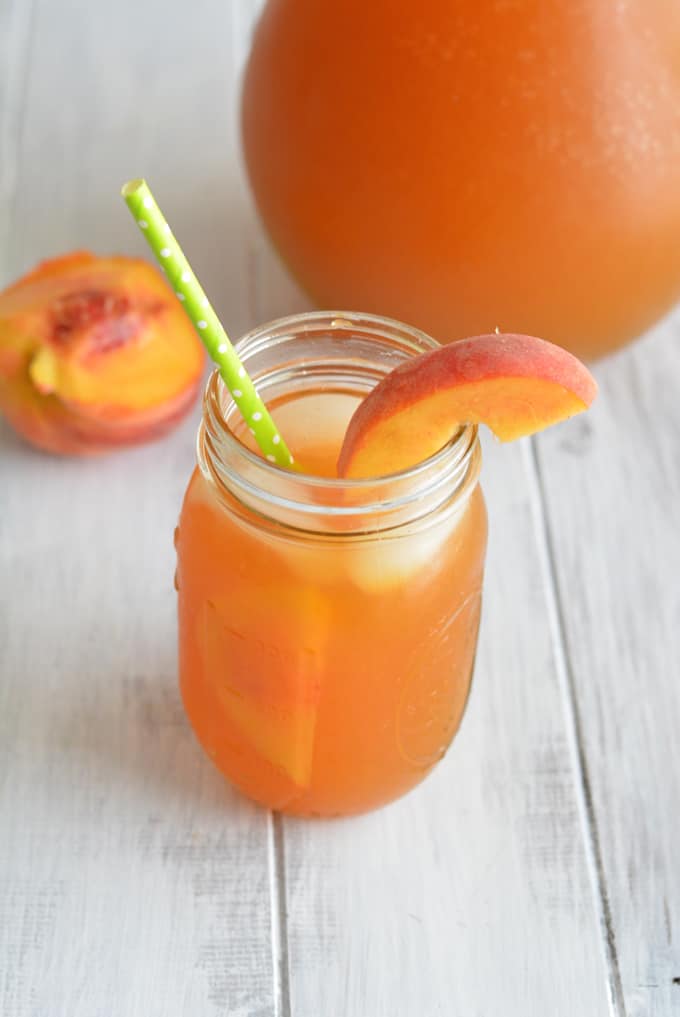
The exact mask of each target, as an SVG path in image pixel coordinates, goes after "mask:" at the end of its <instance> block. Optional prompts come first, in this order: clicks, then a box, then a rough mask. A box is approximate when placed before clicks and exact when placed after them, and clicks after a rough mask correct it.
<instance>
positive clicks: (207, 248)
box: [0, 0, 278, 1017]
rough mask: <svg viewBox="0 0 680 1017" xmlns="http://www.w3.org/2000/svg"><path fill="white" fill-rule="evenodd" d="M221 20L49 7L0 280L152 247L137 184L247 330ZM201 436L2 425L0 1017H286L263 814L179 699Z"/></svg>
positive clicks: (122, 8) (196, 11) (200, 4)
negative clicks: (212, 754) (55, 452)
mask: <svg viewBox="0 0 680 1017" xmlns="http://www.w3.org/2000/svg"><path fill="white" fill-rule="evenodd" d="M15 7H17V9H18V8H19V7H21V4H15ZM230 8H231V5H229V4H227V5H222V6H221V7H220V6H215V4H213V3H212V2H209V0H195V2H194V3H193V4H192V8H191V16H190V17H186V18H185V17H183V16H180V15H179V14H176V15H169V13H168V10H167V5H165V4H163V3H162V2H160V0H149V2H147V3H144V4H142V5H137V4H136V3H134V2H133V0H129V2H122V3H117V4H116V5H108V6H107V5H103V4H97V5H96V10H95V9H93V8H92V5H90V4H86V3H84V2H76V0H62V2H60V3H59V4H52V3H47V2H43V3H41V4H40V5H39V8H38V9H37V11H36V22H35V36H34V43H33V46H32V59H31V65H30V73H29V77H28V87H27V100H26V104H25V106H22V107H21V110H20V116H21V120H22V124H23V127H22V133H23V145H22V148H21V152H20V164H18V173H17V174H15V177H16V179H17V181H18V189H17V200H16V205H15V207H16V216H15V219H14V229H13V231H12V234H11V236H10V237H8V238H7V241H6V246H5V250H4V252H3V253H5V255H6V256H7V260H6V270H5V271H6V276H7V277H9V276H13V275H17V274H19V273H20V272H21V271H23V270H24V269H26V268H27V267H29V266H30V265H31V264H33V263H34V262H35V261H36V260H37V259H38V258H39V257H41V256H46V255H50V254H55V253H57V252H61V251H64V250H68V249H71V248H76V247H80V246H82V245H87V246H92V247H94V248H95V249H96V250H98V251H102V252H105V251H111V250H121V251H127V252H132V251H135V252H139V253H142V249H143V245H142V243H141V241H140V240H139V238H138V237H137V233H136V231H135V229H134V228H133V226H132V224H131V223H130V221H129V215H128V213H127V211H126V210H125V208H124V205H123V203H122V201H121V199H120V198H119V197H118V190H119V187H120V184H121V183H122V181H123V180H124V179H125V178H127V177H129V176H134V175H137V174H140V173H144V174H145V175H147V176H148V177H149V179H150V180H151V181H152V182H153V184H154V187H155V189H156V190H157V192H158V194H159V197H161V198H162V199H163V203H164V205H166V206H167V208H168V209H169V210H171V211H172V218H173V221H174V222H175V223H176V224H177V232H178V234H179V236H180V237H181V239H182V241H183V243H184V244H185V246H186V249H187V252H188V253H189V255H190V257H191V258H192V259H194V260H195V262H196V266H197V268H198V270H199V271H200V273H201V275H202V276H203V277H204V278H205V279H206V280H208V286H209V289H210V290H211V293H212V294H213V295H215V296H216V303H217V304H218V306H219V307H220V310H221V311H222V312H225V311H228V312H229V316H230V317H229V320H230V321H232V322H234V323H235V326H234V327H235V328H236V330H239V329H241V328H244V327H246V326H247V325H249V324H252V317H251V311H250V309H249V306H248V302H247V296H246V293H247V287H246V286H245V280H246V279H247V275H248V271H249V269H248V262H247V258H246V257H245V256H244V255H243V247H242V240H241V235H240V232H241V224H242V223H246V224H248V223H251V222H252V213H250V212H249V211H248V210H247V209H246V208H245V206H243V198H242V184H241V182H240V178H239V177H238V174H237V170H236V169H235V166H236V165H237V161H236V156H235V145H236V130H235V113H234V107H235V101H236V86H237V66H238V63H237V60H236V58H235V55H234V54H238V52H240V50H239V47H240V45H241V43H240V39H238V40H237V39H235V37H234V25H233V23H232V11H231V9H230ZM3 11H4V14H3V17H5V16H6V10H5V8H3ZM15 34H16V33H15ZM3 41H4V40H3ZM232 51H233V52H232ZM13 59H14V60H15V63H16V62H17V61H18V62H19V63H20V62H21V54H19V53H16V52H15V54H14V57H13ZM3 101H4V97H3ZM5 137H7V133H6V131H5V133H3V138H5ZM249 228H250V227H249ZM2 281H4V280H2ZM195 425H196V415H194V419H193V420H191V421H189V422H188V423H186V424H185V425H183V426H182V427H181V428H180V429H179V430H178V431H177V432H176V434H175V435H174V436H172V437H171V438H170V439H168V440H165V441H162V442H160V443H157V444H155V445H151V446H148V447H146V448H142V449H139V450H136V451H132V452H130V451H128V452H125V453H121V454H120V455H113V456H111V457H109V458H107V459H106V460H100V461H93V462H69V461H57V460H55V459H52V458H50V457H44V456H39V455H37V454H35V453H32V452H31V451H29V450H28V449H27V448H26V447H25V446H23V445H21V444H20V443H19V442H18V441H16V440H15V439H14V437H13V436H12V435H11V434H10V432H9V430H8V429H7V428H6V427H2V429H0V464H1V465H0V472H1V474H2V478H1V480H0V500H1V502H2V508H1V510H0V576H1V582H0V598H1V600H2V602H1V603H0V647H1V650H2V652H1V662H2V667H1V669H0V670H1V675H2V679H1V680H0V831H2V834H1V835H0V1012H1V1013H2V1014H3V1017H29V1015H30V1017H36V1015H38V1014H39V1015H41V1017H42V1015H48V1014H49V1017H100V1015H101V1017H111V1015H112V1014H126V1015H130V1017H133V1015H144V1017H161V1015H162V1017H178V1015H180V1014H181V1015H194V1014H199V1013H200V1014H201V1015H206V1017H207V1015H212V1014H215V1015H218V1014H219V1015H223V1014H227V1013H228V1014H230V1015H239V1017H253V1015H257V1017H271V1015H273V1014H274V1013H276V1012H278V1011H277V1004H276V1000H275V983H276V979H275V975H276V973H277V971H278V965H277V962H276V958H275V956H273V946H274V945H275V943H274V940H275V936H274V934H273V930H272V912H271V903H272V893H271V885H270V875H271V871H272V869H271V866H270V858H271V852H272V842H271V826H270V820H269V817H268V816H267V814H266V813H264V812H262V811H260V810H258V809H256V808H255V807H254V806H251V805H250V804H248V803H247V802H245V801H244V800H243V799H241V798H240V797H239V796H238V795H236V794H235V793H233V792H232V791H230V790H229V788H228V787H227V786H226V784H225V783H224V782H223V781H222V779H221V778H220V777H219V776H218V775H217V774H216V773H215V772H214V771H213V769H212V767H211V766H210V764H209V763H208V761H207V760H206V759H205V758H204V756H203V754H202V752H201V751H200V749H199V748H198V746H197V744H196V743H195V741H194V739H193V737H192V735H191V733H190V731H189V729H188V726H187V723H186V721H185V719H184V716H183V712H182V709H181V705H180V701H179V695H178V691H177V687H176V684H177V682H176V648H175V638H176V635H175V620H174V612H175V596H174V591H173V587H172V577H173V569H174V553H173V547H172V532H173V527H174V525H175V521H176V517H177V513H178V509H179V504H180V498H181V494H182V490H183V487H184V485H185V483H186V480H187V477H188V474H189V471H190V469H191V466H192V463H193V459H194V449H193V443H194V433H195Z"/></svg>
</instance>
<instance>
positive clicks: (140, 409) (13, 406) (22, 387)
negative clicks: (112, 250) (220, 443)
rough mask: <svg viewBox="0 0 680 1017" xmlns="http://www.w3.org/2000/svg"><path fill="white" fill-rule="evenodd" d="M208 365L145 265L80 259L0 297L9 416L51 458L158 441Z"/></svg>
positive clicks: (55, 265) (49, 265) (0, 351)
mask: <svg viewBox="0 0 680 1017" xmlns="http://www.w3.org/2000/svg"><path fill="white" fill-rule="evenodd" d="M203 363H204V354H203V349H202V346H201V343H200V342H199V340H198V337H197V336H196V335H195V333H194V330H193V326H192V325H191V323H190V322H189V320H188V319H187V317H186V315H185V314H184V312H183V310H182V309H181V307H180V306H179V304H178V303H177V300H176V298H175V296H174V295H173V294H172V292H171V291H170V290H169V289H168V287H167V285H166V284H165V283H164V281H163V279H162V278H161V276H160V274H159V273H158V272H157V271H156V270H155V269H154V268H153V267H152V266H151V265H149V264H148V263H147V262H145V261H142V260H141V259H137V258H127V257H110V258H100V257H96V256H95V255H93V254H90V253H88V252H85V251H82V252H76V253H74V254H70V255H64V256H62V257H59V258H54V259H52V260H49V261H44V262H42V263H41V264H40V265H38V266H37V267H36V268H35V269H34V270H33V271H32V272H29V273H28V275H26V276H24V277H23V278H22V279H20V280H19V281H18V282H16V283H14V284H13V285H12V286H10V287H8V288H7V289H6V290H5V291H4V292H3V293H0V412H2V413H3V414H4V416H5V417H6V418H7V420H8V421H9V423H10V424H11V425H12V427H14V429H15V430H16V431H17V432H18V433H19V434H20V435H22V437H24V438H25V439H26V440H27V441H28V442H30V443H31V444H33V445H36V446H37V447H38V448H41V449H44V450H46V451H48V452H55V453H60V454H65V455H86V454H91V453H98V452H104V451H107V450H110V449H113V448H116V447H118V446H121V445H130V444H136V443H140V442H144V441H149V440H151V439H153V438H157V437H159V436H160V435H162V434H164V433H165V432H166V431H168V430H170V428H172V427H173V426H174V425H175V424H176V423H178V422H179V420H180V419H181V418H182V417H183V416H184V414H185V413H186V412H187V411H188V410H189V408H190V407H191V405H192V403H193V402H194V399H195V397H196V395H197V393H198V389H199V386H200V381H201V374H202V369H203Z"/></svg>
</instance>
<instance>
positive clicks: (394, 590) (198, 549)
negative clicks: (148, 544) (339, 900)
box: [177, 313, 486, 816]
mask: <svg viewBox="0 0 680 1017" xmlns="http://www.w3.org/2000/svg"><path fill="white" fill-rule="evenodd" d="M436 346H437V344H436V343H435V342H434V340H432V339H430V338H429V337H428V336H426V335H424V334H423V333H421V332H418V331H417V330H415V329H412V328H409V327H407V326H405V325H401V324H399V323H398V322H395V321H390V320H388V319H385V318H380V317H374V316H368V315H358V314H345V313H343V314H337V313H336V314H325V313H311V314H301V315H296V316H294V317H290V318H286V319H281V320H279V321H276V322H273V323H271V324H269V325H265V326H263V327H261V328H258V329H256V330H255V331H253V332H251V333H249V334H248V335H246V336H245V337H244V338H243V339H242V340H241V341H240V342H239V344H238V350H239V354H240V356H241V358H242V361H243V363H244V365H245V367H246V370H247V371H248V373H249V374H250V375H251V377H252V378H253V379H254V380H255V382H256V384H257V386H258V389H259V391H260V393H261V394H262V396H263V397H264V399H265V401H266V402H267V405H268V406H269V407H270V409H272V412H273V415H274V417H275V419H276V420H277V423H278V425H279V427H280V429H281V432H282V433H283V434H284V436H285V438H286V441H287V443H288V445H289V447H291V449H292V450H293V451H294V452H295V453H296V456H297V458H298V463H301V462H302V463H305V462H306V463H307V464H308V466H309V470H310V472H303V471H301V470H300V469H298V470H297V471H295V472H294V471H288V470H283V469H280V468H279V467H277V466H275V465H272V464H271V463H269V462H267V461H266V460H264V459H263V458H261V457H260V456H259V455H258V454H257V452H256V450H255V449H254V447H253V446H252V444H251V446H250V447H248V445H249V443H250V442H251V439H250V436H249V435H248V433H247V430H246V429H245V426H244V425H243V423H242V421H241V420H240V417H239V415H238V412H237V410H236V407H235V405H234V403H233V401H232V399H231V396H230V395H229V393H228V391H227V390H226V388H225V387H224V385H223V383H222V381H221V379H220V378H219V376H218V375H217V374H216V373H215V374H213V375H212V377H211V378H210V380H209V382H208V385H207V389H206V393H205V399H204V412H203V420H202V422H201V426H200V430H199V435H198V467H197V469H196V470H195V471H194V474H193V476H192V478H191V480H190V483H189V487H188V489H187V493H186V495H185V499H184V504H183V508H182V513H181V517H180V524H179V531H178V535H177V552H178V572H177V586H178V594H179V660H180V686H181V691H182V697H183V700H184V704H185V708H186V711H187V713H188V716H189V719H190V721H191V724H192V726H193V728H194V730H195V732H196V734H197V736H198V738H199V740H200V741H201V743H202V745H203V747H204V749H205V750H206V752H207V753H208V755H209V756H210V758H211V759H212V760H213V762H214V763H215V765H216V766H217V767H219V769H220V770H221V771H222V772H223V773H224V774H225V775H226V776H227V777H228V778H229V779H230V780H231V781H232V782H233V783H234V784H235V785H236V786H237V787H239V788H240V789H241V790H242V791H243V792H244V793H245V794H246V795H248V796H249V797H251V798H253V799H255V800H257V801H258V802H260V803H262V804H263V805H266V806H268V807H270V808H273V809H277V810H281V811H283V812H288V813H293V814H296V815H323V816H328V815H342V814H347V813H353V812H361V811H364V810H367V809H371V808H375V807H377V806H380V805H383V804H384V803H386V802H388V801H390V800H391V799H393V798H396V797H397V796H399V795H401V794H403V793H405V792H406V791H408V790H409V789H410V788H412V787H413V786H414V785H415V784H417V783H418V782H419V781H421V780H422V779H423V777H424V776H425V775H426V774H427V773H428V771H429V770H430V769H431V768H432V767H433V766H434V764H435V763H436V762H437V760H439V759H441V757H442V756H443V755H444V753H445V752H446V749H447V747H448V745H449V744H450V742H451V739H452V738H453V736H454V734H455V732H456V730H457V728H458V725H459V724H460V721H461V718H462V715H463V711H464V708H465V703H466V700H467V696H468V691H469V688H470V681H471V677H472V670H473V664H474V656H475V648H476V642H477V631H478V626H479V615H480V606H481V589H482V576H483V567H484V554H485V549H486V511H485V508H484V501H483V498H482V494H481V490H480V488H479V485H478V475H479V469H480V459H481V456H480V449H479V444H478V439H477V431H476V428H475V427H472V426H465V427H462V428H461V429H460V431H459V432H458V434H456V435H455V437H454V438H453V439H452V440H451V441H450V442H449V444H448V445H447V446H446V447H445V448H443V449H442V450H441V451H440V452H438V453H437V454H436V455H434V456H432V457H431V458H430V459H428V460H427V461H425V462H424V463H421V464H419V465H418V466H416V467H414V468H412V469H409V470H406V471H404V472H402V473H397V474H393V475H391V476H385V477H380V478H376V479H370V480H353V481H347V480H338V479H336V478H335V477H334V476H328V475H327V476H323V475H318V474H319V473H327V474H331V473H332V472H333V470H332V467H333V463H334V461H335V457H336V456H337V453H338V451H339V448H340V445H341V443H342V436H343V434H344V430H345V427H346V423H347V420H348V419H349V416H350V415H351V412H352V410H353V408H354V406H355V405H356V404H357V403H358V402H359V401H360V400H361V399H362V398H363V397H364V396H365V395H366V393H367V392H368V391H370V389H371V388H372V387H373V386H374V385H375V384H376V382H377V381H378V380H379V379H380V378H381V377H383V376H384V375H385V374H386V373H387V372H389V371H390V370H392V369H393V368H394V367H396V366H397V365H398V364H400V363H402V362H403V361H404V360H405V359H406V358H407V357H412V356H415V355H417V354H419V353H422V352H424V351H427V350H431V349H434V348H436ZM312 473H313V474H315V475H312Z"/></svg>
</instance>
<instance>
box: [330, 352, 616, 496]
mask: <svg viewBox="0 0 680 1017" xmlns="http://www.w3.org/2000/svg"><path fill="white" fill-rule="evenodd" d="M596 393H597V385H596V383H595V379H594V378H593V377H592V375H591V374H590V372H589V371H588V370H587V368H586V367H584V366H583V364H582V363H581V362H580V361H579V360H577V359H576V357H574V356H573V355H572V354H571V353H568V352H567V350H564V349H562V348H561V347H560V346H555V345H553V344H552V343H549V342H546V341H545V340H544V339H536V338H535V337H533V336H526V335H511V334H500V335H499V334H493V335H480V336H474V337H472V338H470V339H461V340H460V341H458V342H455V343H452V344H451V345H450V346H443V347H441V349H437V350H433V351H432V352H430V353H423V354H421V355H420V356H418V357H414V358H413V359H412V360H408V361H407V362H406V363H404V364H402V365H400V366H399V367H397V368H396V369H395V370H394V371H392V372H390V374H388V375H387V376H386V377H385V378H383V380H382V381H381V382H379V384H378V385H376V387H375V388H374V389H373V390H372V391H371V392H370V393H369V394H368V396H367V397H366V399H364V401H363V402H362V403H361V404H360V405H359V406H358V407H357V409H356V411H355V413H354V415H353V416H352V419H351V420H350V423H349V426H348V428H347V433H346V435H345V439H344V442H343V445H342V448H341V450H340V456H339V458H338V475H339V476H340V477H348V478H349V477H354V478H359V477H379V476H385V475H387V474H390V473H396V472H398V471H399V470H404V469H407V468H408V467H410V466H415V465H416V464H417V463H419V462H422V461H423V460H425V459H427V458H428V457H429V456H431V455H434V453H435V452H437V451H439V449H441V448H443V446H444V445H445V444H446V443H447V442H448V441H449V440H450V439H451V438H452V437H453V436H454V434H455V433H456V431H457V429H458V428H459V427H460V426H462V425H463V424H468V423H471V424H486V425H487V426H488V427H489V428H491V430H492V431H493V432H494V434H495V435H496V436H497V437H498V438H500V440H501V441H512V440H513V439H515V438H521V437H523V436H524V435H527V434H533V433H534V432H536V431H541V430H543V428H545V427H549V426H550V425H551V424H556V423H558V422H559V421H561V420H566V419H567V418H568V417H571V416H574V414H576V413H581V412H582V411H583V410H586V409H587V408H588V407H589V406H590V404H591V402H592V401H593V399H594V398H595V395H596Z"/></svg>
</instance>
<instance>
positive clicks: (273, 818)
mask: <svg viewBox="0 0 680 1017" xmlns="http://www.w3.org/2000/svg"><path fill="white" fill-rule="evenodd" d="M267 836H268V844H267V847H268V855H269V899H270V902H271V905H270V906H271V937H272V972H273V985H274V1013H275V1017H291V1003H290V966H289V963H288V916H287V910H288V909H287V903H286V857H285V848H284V842H283V838H284V833H283V819H282V817H281V815H280V814H279V813H276V812H270V813H269V817H268V822H267Z"/></svg>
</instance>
